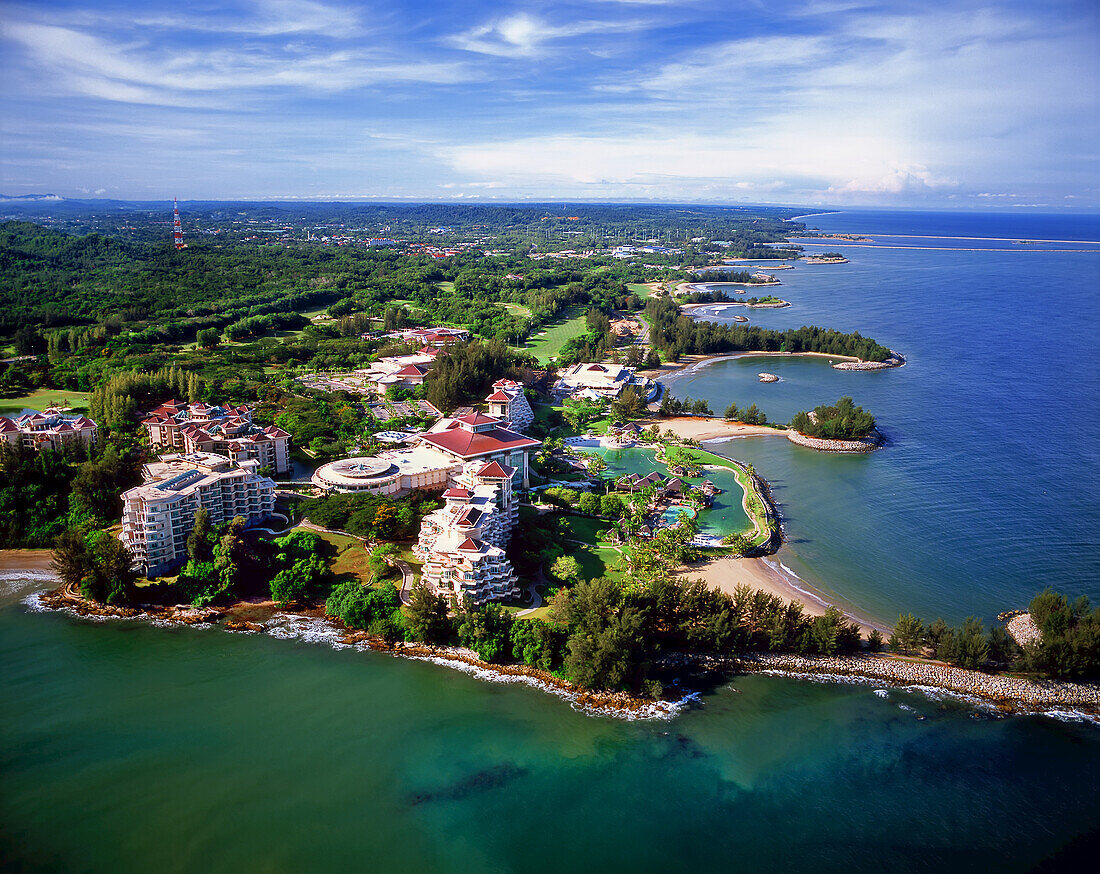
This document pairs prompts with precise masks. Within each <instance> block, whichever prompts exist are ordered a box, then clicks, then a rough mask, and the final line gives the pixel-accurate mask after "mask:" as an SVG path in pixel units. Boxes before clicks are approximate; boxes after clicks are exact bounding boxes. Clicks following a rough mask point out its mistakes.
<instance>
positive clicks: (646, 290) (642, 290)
mask: <svg viewBox="0 0 1100 874" xmlns="http://www.w3.org/2000/svg"><path fill="white" fill-rule="evenodd" d="M626 287H627V288H629V289H630V290H631V291H632V292H634V293H635V294H636V295H638V297H640V298H641V299H642V300H645V299H646V298H647V297H649V296H650V295H651V294H653V289H652V288H650V287H649V286H648V285H645V284H643V283H641V282H631V283H628V284H627V286H626Z"/></svg>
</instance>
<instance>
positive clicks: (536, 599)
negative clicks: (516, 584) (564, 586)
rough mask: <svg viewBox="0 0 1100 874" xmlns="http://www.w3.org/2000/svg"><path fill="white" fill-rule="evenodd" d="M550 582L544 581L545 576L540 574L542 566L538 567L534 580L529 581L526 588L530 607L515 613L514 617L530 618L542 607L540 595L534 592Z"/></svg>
mask: <svg viewBox="0 0 1100 874" xmlns="http://www.w3.org/2000/svg"><path fill="white" fill-rule="evenodd" d="M549 584H550V581H549V580H547V579H546V574H544V573H543V572H542V565H541V564H540V565H539V570H538V573H537V574H535V579H534V580H532V581H531V585H530V586H528V587H527V593H528V594H529V595H530V596H531V606H530V607H528V608H527V609H525V610H520V611H519V612H518V613H516V617H517V618H519V617H521V616H530V615H531V614H532V613H534V612H535V611H536V610H538V609H539V607H541V606H542V595H540V594H539V593H538V592H537V591H535V589H536V587H538V586H548V585H549Z"/></svg>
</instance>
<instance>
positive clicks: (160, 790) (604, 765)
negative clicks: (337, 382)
mask: <svg viewBox="0 0 1100 874" xmlns="http://www.w3.org/2000/svg"><path fill="white" fill-rule="evenodd" d="M734 685H735V686H736V688H737V689H738V690H739V692H740V694H738V693H735V692H733V691H732V690H731V689H730V688H722V689H720V690H718V691H717V692H715V693H714V694H713V695H709V696H707V698H706V706H705V708H704V709H702V710H696V711H691V712H687V713H685V714H684V715H682V716H680V717H679V718H677V719H676V720H675V721H673V722H623V721H619V720H614V719H608V718H592V717H588V716H585V715H582V714H580V713H577V712H575V711H573V710H571V709H570V708H569V707H568V706H567V705H566V704H565V703H563V702H562V701H560V700H558V699H557V698H554V697H551V696H548V695H545V694H543V693H542V692H539V691H537V690H534V689H530V688H527V687H521V686H511V685H495V684H490V683H486V682H483V681H480V680H477V679H474V678H472V677H468V676H466V675H463V674H460V673H457V672H452V671H450V670H447V669H444V668H441V667H438V666H436V665H432V664H427V663H419V662H411V661H405V660H399V659H394V658H392V657H389V656H385V655H379V654H374V653H361V652H357V651H355V650H350V649H349V650H341V651H334V650H333V649H331V648H330V647H328V646H323V645H316V644H307V643H302V642H299V641H286V640H274V639H271V638H268V637H263V636H237V635H231V634H228V633H225V632H222V631H220V630H216V629H212V630H195V629H160V628H153V627H150V626H148V625H143V624H140V623H117V622H112V623H89V622H83V621H79V620H75V619H72V618H70V617H68V616H65V615H61V614H28V613H25V612H24V610H23V608H22V607H21V606H19V605H9V606H8V607H6V608H4V609H2V610H0V700H2V701H3V704H4V706H3V711H2V713H0V769H2V773H3V776H4V780H3V791H2V793H0V822H2V824H3V825H2V829H3V841H4V843H3V844H2V845H0V849H2V851H3V853H4V854H5V856H6V857H7V860H8V861H9V863H11V862H14V861H31V862H36V863H39V864H41V865H42V866H43V867H44V869H45V870H55V871H77V870H80V871H111V872H129V871H134V872H147V871H151V870H153V871H165V872H168V871H194V870H207V871H234V872H250V871H333V870H341V871H347V870H376V871H387V872H389V871H410V872H411V871H416V872H423V871H433V872H450V871H454V872H481V871H497V872H499V871H534V872H540V871H546V872H557V871H564V870H569V871H628V870H629V871H668V870H685V869H692V868H698V869H699V870H708V871H709V870H815V871H832V870H851V869H852V868H853V867H856V866H862V865H864V864H866V860H868V859H871V860H874V865H875V866H876V867H879V868H882V869H884V870H944V866H946V870H954V869H956V868H958V867H961V866H962V865H963V864H964V863H966V864H970V863H972V862H973V861H974V860H975V859H976V858H980V859H981V860H982V867H983V868H986V867H988V868H992V867H994V866H996V867H997V868H998V869H1000V870H1006V871H1012V870H1026V869H1027V868H1028V867H1029V866H1030V865H1031V863H1033V862H1035V861H1037V860H1038V859H1039V858H1041V857H1043V856H1044V855H1047V854H1049V853H1051V852H1053V851H1054V850H1055V849H1057V848H1058V847H1060V846H1062V845H1064V844H1066V843H1067V842H1070V841H1072V840H1074V839H1076V838H1078V837H1080V836H1081V835H1083V834H1085V833H1086V832H1087V831H1088V829H1090V828H1093V827H1095V825H1096V823H1097V822H1098V817H1100V810H1098V808H1097V798H1098V797H1100V730H1098V729H1097V728H1095V727H1092V726H1087V725H1077V724H1065V723H1060V722H1056V721H1054V720H1051V719H1044V718H1039V717H1033V718H1013V719H1007V720H990V719H985V718H982V719H978V718H975V716H974V711H972V710H971V709H970V708H968V707H965V706H962V705H958V704H953V703H950V702H948V703H937V702H931V701H928V700H926V699H925V698H923V696H921V695H919V694H904V693H900V692H890V693H889V695H888V697H886V698H883V697H879V696H877V695H876V694H875V693H874V690H873V688H872V687H868V686H840V687H837V686H826V685H816V684H809V683H801V682H794V681H790V680H783V679H778V678H769V677H746V678H740V679H738V680H737V681H736V683H735V684H734ZM904 708H911V709H904ZM918 715H924V716H925V717H926V718H925V719H923V720H919V719H917V716H918ZM1070 787H1072V789H1071V788H1070Z"/></svg>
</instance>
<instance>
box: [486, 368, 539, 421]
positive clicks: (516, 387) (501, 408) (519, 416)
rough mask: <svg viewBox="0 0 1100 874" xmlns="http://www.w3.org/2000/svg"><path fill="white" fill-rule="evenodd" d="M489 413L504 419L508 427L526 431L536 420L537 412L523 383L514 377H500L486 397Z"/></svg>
mask: <svg viewBox="0 0 1100 874" xmlns="http://www.w3.org/2000/svg"><path fill="white" fill-rule="evenodd" d="M485 403H486V404H488V406H489V415H490V416H496V417H497V418H498V419H503V420H504V422H505V424H506V425H507V427H508V428H510V429H511V430H513V431H519V432H521V433H522V432H524V431H526V430H527V429H528V428H529V427H530V426H531V423H532V422H534V421H535V412H534V410H532V409H531V404H529V403H528V402H527V395H525V394H524V393H523V384H522V383H519V382H516V381H515V380H513V379H498V380H497V381H496V382H494V383H493V391H492V392H491V393H490V395H489V397H487V398H485Z"/></svg>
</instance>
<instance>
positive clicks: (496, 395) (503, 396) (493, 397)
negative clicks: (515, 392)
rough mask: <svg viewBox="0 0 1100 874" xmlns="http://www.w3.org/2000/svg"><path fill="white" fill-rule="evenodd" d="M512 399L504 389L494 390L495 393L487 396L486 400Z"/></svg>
mask: <svg viewBox="0 0 1100 874" xmlns="http://www.w3.org/2000/svg"><path fill="white" fill-rule="evenodd" d="M511 399H512V398H511V395H507V394H505V393H504V392H502V391H498V392H493V394H491V395H489V397H487V398H486V399H485V400H487V401H510V400H511Z"/></svg>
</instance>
